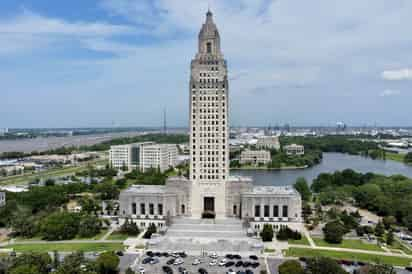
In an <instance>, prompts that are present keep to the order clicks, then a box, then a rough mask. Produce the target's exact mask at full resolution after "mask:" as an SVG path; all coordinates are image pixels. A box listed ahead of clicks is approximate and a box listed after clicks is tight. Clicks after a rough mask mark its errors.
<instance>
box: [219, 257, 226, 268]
mask: <svg viewBox="0 0 412 274" xmlns="http://www.w3.org/2000/svg"><path fill="white" fill-rule="evenodd" d="M226 262H227V260H226V259H222V260H221V261H220V262H219V266H225V264H226Z"/></svg>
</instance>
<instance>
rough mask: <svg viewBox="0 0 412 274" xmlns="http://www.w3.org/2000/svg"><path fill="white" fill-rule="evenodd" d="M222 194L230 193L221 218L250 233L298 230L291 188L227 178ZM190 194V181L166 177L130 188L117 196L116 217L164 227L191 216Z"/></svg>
mask: <svg viewBox="0 0 412 274" xmlns="http://www.w3.org/2000/svg"><path fill="white" fill-rule="evenodd" d="M225 192H226V193H227V194H229V193H230V195H226V199H225V201H224V203H225V207H226V213H225V216H226V217H232V218H239V219H244V220H248V221H249V223H250V226H251V228H252V229H253V230H254V231H259V230H261V229H262V228H263V225H264V224H270V225H272V226H273V228H274V229H275V230H278V229H279V228H280V227H282V226H288V227H290V228H291V229H297V230H300V229H301V224H302V217H301V211H302V201H301V196H300V194H299V193H298V192H297V191H296V190H295V189H294V188H293V187H289V186H279V187H276V186H254V185H253V181H252V179H251V178H248V177H240V176H231V177H230V178H229V180H228V181H227V182H226V186H225ZM191 193H192V182H190V181H189V180H188V179H186V178H185V177H172V178H169V179H167V181H166V184H165V185H164V186H155V185H135V186H132V187H130V188H128V189H126V190H123V191H122V192H121V193H120V196H119V205H120V217H123V218H129V219H130V220H132V221H133V222H135V223H136V224H137V225H138V226H139V227H141V228H145V227H148V226H149V225H151V224H155V225H156V226H157V227H158V228H164V227H165V226H167V225H168V222H169V221H170V220H171V218H173V217H188V218H191V217H193V215H192V209H191V202H190V201H191V199H192V197H191ZM205 198H207V197H205ZM200 202H201V201H199V203H200Z"/></svg>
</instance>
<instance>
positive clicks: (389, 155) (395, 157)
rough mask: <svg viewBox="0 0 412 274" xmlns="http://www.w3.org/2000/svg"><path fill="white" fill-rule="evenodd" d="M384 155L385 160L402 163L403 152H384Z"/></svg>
mask: <svg viewBox="0 0 412 274" xmlns="http://www.w3.org/2000/svg"><path fill="white" fill-rule="evenodd" d="M385 157H386V160H392V161H397V162H402V163H404V159H405V154H399V153H392V152H386V153H385Z"/></svg>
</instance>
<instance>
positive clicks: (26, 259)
mask: <svg viewBox="0 0 412 274" xmlns="http://www.w3.org/2000/svg"><path fill="white" fill-rule="evenodd" d="M51 263H52V260H51V258H50V256H49V254H47V253H25V254H21V255H20V256H17V257H15V258H14V259H13V262H12V267H11V270H15V271H16V272H15V274H17V273H19V274H20V273H22V274H23V273H32V272H17V271H22V270H27V269H28V268H27V267H25V266H29V267H30V269H31V268H32V267H34V268H33V269H34V271H36V270H37V271H38V272H34V273H35V274H37V273H40V274H41V273H48V272H49V269H50V266H51V265H52V264H51ZM12 273H13V272H12Z"/></svg>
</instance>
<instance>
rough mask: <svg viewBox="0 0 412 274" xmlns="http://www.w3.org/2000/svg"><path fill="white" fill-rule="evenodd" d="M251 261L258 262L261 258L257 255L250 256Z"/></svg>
mask: <svg viewBox="0 0 412 274" xmlns="http://www.w3.org/2000/svg"><path fill="white" fill-rule="evenodd" d="M249 259H251V260H254V261H257V260H258V259H259V258H258V257H257V256H256V255H250V256H249Z"/></svg>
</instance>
